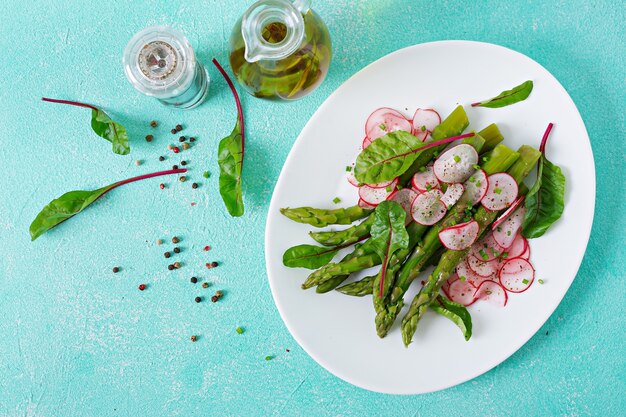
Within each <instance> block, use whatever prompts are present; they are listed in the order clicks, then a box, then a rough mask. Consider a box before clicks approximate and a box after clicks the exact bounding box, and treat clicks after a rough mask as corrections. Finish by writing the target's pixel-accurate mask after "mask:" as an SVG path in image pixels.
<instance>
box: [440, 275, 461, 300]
mask: <svg viewBox="0 0 626 417" xmlns="http://www.w3.org/2000/svg"><path fill="white" fill-rule="evenodd" d="M458 279H459V276H458V275H457V274H452V275H450V278H448V280H447V281H446V282H444V283H443V285H442V287H441V289H442V290H443V293H444V294H445V295H446V297H448V298H450V292H449V291H448V290H449V289H450V284H452V283H453V282H454V281H458Z"/></svg>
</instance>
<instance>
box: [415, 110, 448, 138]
mask: <svg viewBox="0 0 626 417" xmlns="http://www.w3.org/2000/svg"><path fill="white" fill-rule="evenodd" d="M440 124H441V116H440V115H439V113H437V112H436V111H435V110H433V109H417V110H415V114H413V121H412V125H413V135H415V136H417V137H418V138H419V137H420V135H423V136H424V138H423V140H422V141H424V140H425V139H426V136H427V135H428V133H430V132H432V131H433V130H434V129H435V128H436V127H437V126H439V125H440ZM424 132H426V135H424Z"/></svg>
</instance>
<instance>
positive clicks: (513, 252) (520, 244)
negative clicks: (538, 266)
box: [506, 233, 528, 259]
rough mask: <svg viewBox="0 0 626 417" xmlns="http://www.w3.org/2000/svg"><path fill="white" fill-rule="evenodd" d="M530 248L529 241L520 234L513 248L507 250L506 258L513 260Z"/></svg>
mask: <svg viewBox="0 0 626 417" xmlns="http://www.w3.org/2000/svg"><path fill="white" fill-rule="evenodd" d="M527 247H528V241H527V240H526V238H525V237H524V236H522V235H521V234H520V233H518V234H517V236H515V239H514V240H513V243H512V244H511V246H510V247H509V248H508V249H506V258H507V259H513V258H518V257H520V256H522V255H523V254H524V253H525V252H526V249H527Z"/></svg>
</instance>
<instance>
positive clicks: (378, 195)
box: [359, 185, 393, 206]
mask: <svg viewBox="0 0 626 417" xmlns="http://www.w3.org/2000/svg"><path fill="white" fill-rule="evenodd" d="M387 189H389V191H387ZM392 192H393V187H388V188H373V187H370V186H369V185H362V186H360V187H359V197H360V198H361V200H363V201H365V202H366V203H368V204H371V205H373V206H377V205H379V204H380V203H382V202H383V201H385V200H386V199H387V196H389V194H391V193H392Z"/></svg>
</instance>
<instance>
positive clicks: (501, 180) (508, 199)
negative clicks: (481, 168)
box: [480, 172, 519, 211]
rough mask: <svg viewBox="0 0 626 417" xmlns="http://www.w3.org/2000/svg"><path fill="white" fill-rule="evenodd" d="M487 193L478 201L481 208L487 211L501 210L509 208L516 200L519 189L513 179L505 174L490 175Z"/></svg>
mask: <svg viewBox="0 0 626 417" xmlns="http://www.w3.org/2000/svg"><path fill="white" fill-rule="evenodd" d="M487 179H488V182H489V186H488V187H487V193H486V194H485V196H484V197H483V199H482V200H480V202H481V204H482V205H483V207H485V208H486V209H487V210H489V211H498V210H503V209H505V208H507V207H509V206H510V205H511V204H513V202H514V201H515V199H516V198H517V192H518V190H519V187H518V186H517V182H516V181H515V179H514V178H513V177H512V176H510V175H509V174H507V173H506V172H499V173H497V174H493V175H490V176H489V177H488V178H487Z"/></svg>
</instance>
